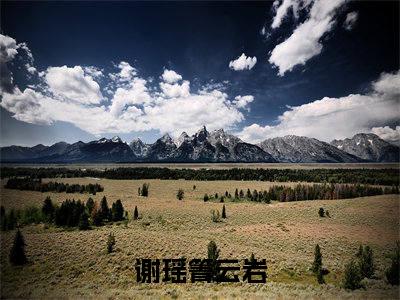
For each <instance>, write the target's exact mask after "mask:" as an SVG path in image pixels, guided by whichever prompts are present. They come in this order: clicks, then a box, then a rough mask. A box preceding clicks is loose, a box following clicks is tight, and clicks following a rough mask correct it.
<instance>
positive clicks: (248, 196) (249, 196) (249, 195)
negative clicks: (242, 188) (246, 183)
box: [246, 189, 251, 199]
mask: <svg viewBox="0 0 400 300" xmlns="http://www.w3.org/2000/svg"><path fill="white" fill-rule="evenodd" d="M246 197H247V199H251V192H250V189H247V194H246Z"/></svg>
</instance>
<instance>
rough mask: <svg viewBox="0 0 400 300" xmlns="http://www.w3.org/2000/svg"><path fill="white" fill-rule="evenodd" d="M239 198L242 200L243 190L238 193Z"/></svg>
mask: <svg viewBox="0 0 400 300" xmlns="http://www.w3.org/2000/svg"><path fill="white" fill-rule="evenodd" d="M239 197H240V198H244V192H243V190H240V192H239Z"/></svg>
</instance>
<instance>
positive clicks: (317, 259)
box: [312, 244, 322, 274]
mask: <svg viewBox="0 0 400 300" xmlns="http://www.w3.org/2000/svg"><path fill="white" fill-rule="evenodd" d="M321 268H322V254H321V248H320V247H319V245H318V244H317V245H316V246H315V251H314V262H313V265H312V271H313V272H314V273H316V274H317V272H318V270H320V269H321Z"/></svg>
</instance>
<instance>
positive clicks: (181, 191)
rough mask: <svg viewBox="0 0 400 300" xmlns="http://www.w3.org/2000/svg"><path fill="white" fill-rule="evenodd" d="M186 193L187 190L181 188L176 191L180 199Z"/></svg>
mask: <svg viewBox="0 0 400 300" xmlns="http://www.w3.org/2000/svg"><path fill="white" fill-rule="evenodd" d="M184 195H185V192H184V191H183V190H182V189H179V190H178V192H177V193H176V198H177V199H178V200H182V199H183V197H184Z"/></svg>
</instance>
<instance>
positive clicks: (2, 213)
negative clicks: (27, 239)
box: [0, 205, 7, 231]
mask: <svg viewBox="0 0 400 300" xmlns="http://www.w3.org/2000/svg"><path fill="white" fill-rule="evenodd" d="M0 222H1V230H2V231H6V230H7V216H6V210H5V209H4V206H3V205H2V206H1V207H0Z"/></svg>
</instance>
